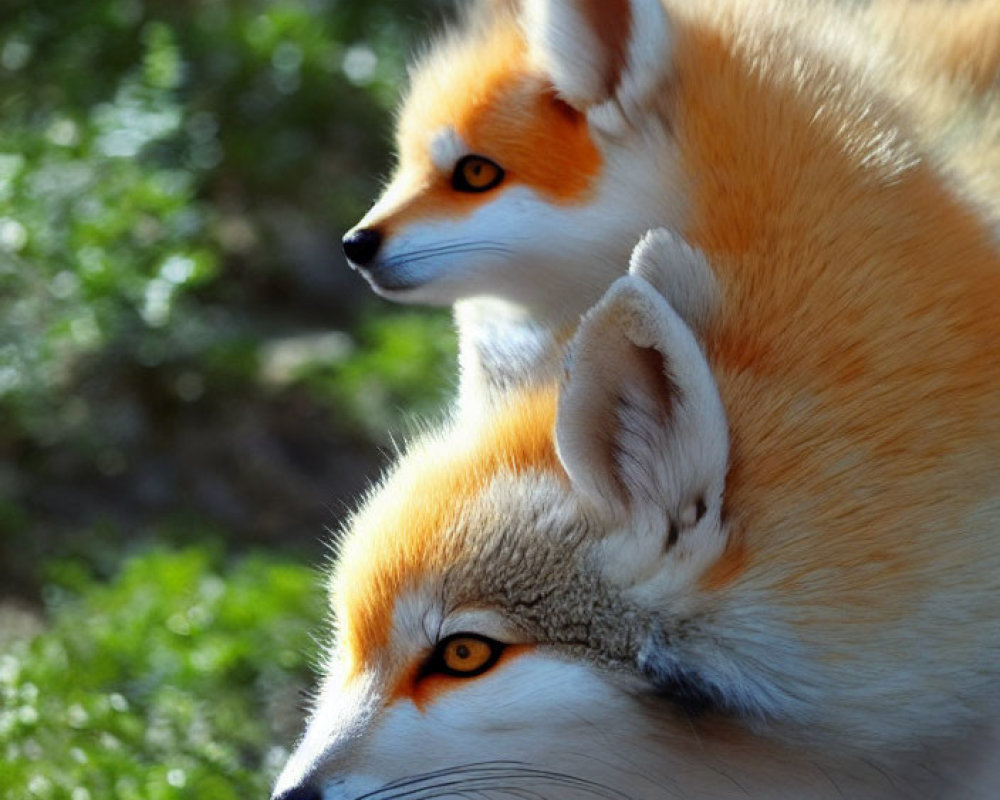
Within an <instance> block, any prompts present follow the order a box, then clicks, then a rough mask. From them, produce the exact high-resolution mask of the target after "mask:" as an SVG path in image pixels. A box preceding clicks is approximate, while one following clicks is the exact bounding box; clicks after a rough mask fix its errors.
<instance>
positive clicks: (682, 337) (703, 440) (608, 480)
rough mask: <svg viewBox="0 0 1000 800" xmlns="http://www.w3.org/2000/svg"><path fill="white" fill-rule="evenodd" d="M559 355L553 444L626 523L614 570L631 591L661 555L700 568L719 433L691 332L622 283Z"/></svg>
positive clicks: (712, 394) (717, 504) (709, 539)
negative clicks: (565, 366) (560, 383)
mask: <svg viewBox="0 0 1000 800" xmlns="http://www.w3.org/2000/svg"><path fill="white" fill-rule="evenodd" d="M571 348H572V350H571V353H572V355H571V359H572V360H571V365H570V371H569V378H568V380H567V382H566V385H565V386H564V388H563V391H562V393H561V395H560V402H559V414H558V420H557V422H556V442H557V447H558V451H559V456H560V458H561V459H562V462H563V465H564V466H565V468H566V471H567V473H568V474H569V476H570V479H571V481H572V483H573V485H574V487H575V488H576V489H577V491H579V492H580V493H581V494H582V495H584V496H585V497H587V498H588V499H589V500H591V501H592V502H593V503H595V505H597V506H598V507H599V508H600V509H601V510H603V511H605V512H606V513H607V512H610V514H611V516H612V517H613V518H617V519H619V520H621V519H623V518H625V519H627V520H628V522H629V524H628V526H627V529H628V531H629V533H627V534H622V535H623V536H632V537H633V540H632V541H633V544H632V546H631V547H628V548H624V549H623V550H622V551H620V552H621V555H620V556H619V557H617V558H616V559H614V562H615V563H616V564H617V565H618V566H619V567H620V568H621V569H622V570H623V571H624V572H625V573H627V574H629V575H630V576H631V579H632V582H634V583H639V582H642V581H644V580H647V579H652V578H654V576H656V575H657V574H658V573H659V571H660V567H661V566H662V565H663V561H662V557H665V556H668V555H671V554H672V558H673V559H674V560H676V559H677V558H679V557H680V558H681V560H686V561H689V562H697V563H698V564H699V565H704V563H705V562H706V560H707V559H709V558H710V557H714V556H715V555H717V554H718V551H719V548H720V547H721V546H722V543H723V536H722V530H721V511H722V499H723V490H724V487H725V477H726V469H727V465H728V459H729V437H728V430H727V424H726V416H725V411H724V409H723V406H722V401H721V399H720V397H719V394H718V390H717V388H716V385H715V380H714V378H713V376H712V373H711V370H710V368H709V365H708V362H707V361H706V359H705V357H704V354H703V353H702V352H701V349H700V348H699V346H698V343H697V341H696V339H695V337H694V334H693V333H692V331H691V329H690V328H688V326H687V325H685V324H684V322H683V321H682V320H681V318H680V317H679V316H678V314H677V313H676V312H675V311H674V309H673V308H672V307H671V306H670V304H669V303H668V302H667V301H666V300H665V299H664V298H663V297H662V296H661V295H660V294H659V293H658V292H657V291H656V289H654V288H653V286H652V285H650V284H649V283H648V282H647V281H645V280H643V279H641V278H638V277H636V276H634V275H629V276H626V277H623V278H619V279H618V280H617V281H615V283H614V284H612V286H611V288H610V289H609V290H608V292H607V294H606V295H605V297H604V298H603V299H602V300H601V302H600V303H598V304H597V306H595V307H594V309H592V310H591V311H590V312H589V313H588V314H587V315H586V316H585V317H584V319H583V321H582V322H581V324H580V328H579V330H578V332H577V334H576V336H575V338H574V340H573V342H572V345H571ZM647 533H648V534H649V535H647ZM636 534H638V537H639V538H638V543H637V544H636V540H635V538H634V537H635V536H636ZM619 544H624V542H619ZM689 577H690V576H687V577H678V578H677V579H678V580H682V581H683V582H687V580H688V579H689ZM661 580H662V579H661V578H657V584H658V585H659V584H660V583H661ZM671 580H672V579H671ZM663 588H665V587H663V586H660V589H663Z"/></svg>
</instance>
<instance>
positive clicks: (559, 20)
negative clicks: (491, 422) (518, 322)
mask: <svg viewBox="0 0 1000 800" xmlns="http://www.w3.org/2000/svg"><path fill="white" fill-rule="evenodd" d="M998 41H1000V3H997V2H996V0H985V1H984V0H972V1H971V2H961V3H902V2H898V0H887V1H886V2H876V3H874V4H870V5H868V6H866V7H864V8H862V9H857V8H854V7H849V6H846V5H845V4H841V5H839V6H838V5H834V4H831V3H822V2H821V3H797V4H796V3H793V2H784V3H774V2H750V0H744V1H743V2H739V3H733V2H730V1H729V0H727V2H722V3H696V2H687V3H686V2H677V3H673V4H671V5H670V13H669V15H668V14H667V13H665V12H664V9H663V8H662V7H661V6H660V4H659V3H658V2H656V0H645V1H644V2H631V3H630V2H626V0H614V1H612V2H599V1H598V0H586V1H585V0H580V2H566V3H558V2H548V1H547V0H525V2H523V3H521V4H518V3H514V2H504V1H503V0H497V2H493V3H489V4H482V5H481V6H480V7H478V11H474V12H472V13H471V14H470V15H469V19H467V20H466V21H465V22H464V23H463V24H460V25H459V26H457V27H456V28H455V29H454V30H452V31H450V32H449V33H447V34H445V35H444V36H443V37H442V38H441V39H440V41H438V42H437V43H436V44H435V45H434V46H433V47H432V48H430V50H429V52H428V53H427V55H426V56H424V57H423V58H422V59H420V60H419V61H418V63H417V65H416V66H415V68H414V70H413V74H412V78H411V86H410V90H409V93H408V95H407V97H406V99H405V101H404V103H403V105H402V108H401V110H400V114H399V124H398V130H397V150H398V165H397V168H396V170H395V175H394V177H393V179H392V181H391V183H390V184H389V186H388V188H387V189H386V191H385V193H384V195H383V197H382V198H381V199H380V200H379V201H378V202H377V203H376V204H375V206H374V207H373V208H372V209H371V211H370V212H369V213H368V214H367V215H366V216H365V217H364V219H362V220H361V222H360V223H359V224H358V226H357V227H356V228H355V229H354V230H352V231H351V232H349V233H348V234H347V236H346V237H345V250H346V252H347V254H348V256H349V258H350V259H351V261H352V262H353V263H354V264H355V265H356V266H357V267H358V268H359V269H360V270H361V271H362V272H363V274H364V275H365V276H366V277H367V278H368V280H369V281H370V282H371V284H372V286H373V287H374V288H375V289H376V291H378V292H379V293H381V294H383V295H384V296H386V297H389V298H391V299H394V300H399V301H402V302H423V303H432V304H451V303H453V302H455V301H458V300H462V299H465V298H470V297H480V296H493V297H498V298H502V299H505V300H507V301H509V302H511V303H514V304H515V305H517V306H519V307H521V308H522V309H524V310H526V311H527V313H528V314H529V316H531V317H532V318H534V319H536V320H539V321H541V322H543V323H553V324H555V325H556V326H560V325H563V324H566V323H568V324H573V323H575V321H576V320H577V319H578V317H579V315H580V313H582V312H583V311H584V310H585V309H587V308H588V307H589V306H591V305H592V304H593V303H594V302H595V301H596V299H597V298H598V297H599V296H600V295H601V293H602V292H603V291H604V290H605V289H606V288H607V287H608V285H609V284H610V283H611V281H612V280H614V278H616V277H618V276H620V275H622V274H623V265H624V264H625V263H627V260H628V256H629V253H630V252H631V250H632V248H633V247H634V246H635V244H636V242H637V241H638V239H639V237H640V236H641V235H642V234H643V233H644V232H645V231H646V230H648V229H651V228H655V227H667V228H671V229H673V230H676V231H678V232H680V233H681V234H683V235H684V236H686V238H687V239H688V240H689V241H691V242H692V243H694V244H695V245H701V244H702V243H701V241H700V240H699V235H700V234H699V227H700V224H701V222H700V219H701V216H702V215H703V214H705V213H708V211H709V209H708V208H707V206H706V203H707V202H709V201H713V200H715V199H716V192H717V187H716V186H715V185H714V183H716V182H718V181H719V180H728V181H730V182H731V183H732V184H733V185H734V186H736V187H742V186H743V185H744V181H745V180H746V178H747V176H745V175H729V176H727V175H726V174H725V173H726V170H727V169H728V168H729V166H731V164H730V163H729V160H728V156H727V154H726V153H725V152H723V151H724V150H726V149H728V150H733V149H737V148H739V149H743V150H744V152H743V154H742V156H741V160H742V162H743V164H744V166H745V168H749V169H752V170H753V171H754V173H759V174H760V181H761V185H760V186H759V187H757V190H758V191H759V192H761V193H764V194H766V193H768V191H769V187H768V184H767V182H768V181H769V180H770V177H769V175H770V173H773V172H774V171H776V170H789V169H792V170H796V174H797V175H798V177H799V179H800V180H802V181H811V180H815V179H817V178H818V177H819V176H818V175H816V174H813V173H810V172H808V171H801V170H797V166H796V164H795V163H794V162H795V160H797V159H798V158H799V157H800V156H799V153H798V146H799V145H800V142H796V143H794V144H795V147H794V148H793V150H792V151H791V152H786V151H785V150H784V146H785V137H788V136H796V137H800V138H801V137H802V136H803V131H802V130H801V129H802V128H803V127H804V126H806V125H807V124H809V120H810V119H811V118H812V117H814V116H815V117H816V124H817V125H819V126H820V127H821V128H826V129H827V134H828V135H829V136H831V137H834V138H836V139H837V140H838V142H839V150H840V152H841V154H842V155H843V154H844V150H845V148H853V150H854V153H853V156H852V157H848V158H843V157H842V158H841V159H840V161H839V164H840V166H842V167H843V168H844V169H846V170H849V171H852V172H856V173H860V172H864V171H866V170H868V169H869V162H870V160H871V159H873V158H874V159H884V158H902V159H903V161H904V162H905V160H906V159H907V158H911V157H918V156H919V157H920V158H923V159H927V160H929V161H931V162H935V163H937V164H938V165H939V166H941V167H943V169H942V173H951V174H952V176H953V177H954V178H955V179H954V180H951V190H952V191H960V192H962V193H964V194H966V195H967V196H970V197H973V198H975V200H976V201H977V202H980V203H982V204H984V205H986V206H992V210H993V211H994V212H995V213H996V214H997V216H998V217H1000V201H998V200H997V199H996V198H998V197H1000V178H998V177H997V176H998V175H1000V102H997V100H998V97H1000V90H997V89H996V81H997V76H998V74H1000V46H998V45H997V42H998ZM713 52H715V53H717V56H713V55H712V53H713ZM720 69H723V70H730V71H732V70H734V69H736V70H740V71H741V79H740V81H739V82H738V83H736V84H734V83H732V82H728V81H725V80H722V79H721V78H722V76H721V75H720V74H719V70H720ZM757 83H761V84H762V85H761V86H757V85H756V84H757ZM720 86H725V87H727V88H726V89H725V95H724V96H720V95H718V91H719V87H720ZM743 90H746V91H747V93H748V96H750V97H753V98H754V99H755V100H757V101H759V100H765V99H766V100H769V102H767V103H764V104H763V105H756V106H749V105H748V102H747V101H743V102H742V103H739V105H740V106H741V107H739V108H731V107H730V105H729V103H730V102H731V101H733V100H737V101H738V98H736V97H735V93H736V92H738V91H743ZM779 93H781V94H782V95H783V97H782V98H781V99H780V102H775V101H777V100H778V98H777V97H776V96H775V95H777V94H779ZM765 95H768V96H769V97H765ZM866 105H868V106H871V109H870V114H868V115H867V116H866V115H865V114H864V113H862V109H863V107H864V106H866ZM845 106H850V107H852V108H853V110H852V111H851V112H850V113H847V114H844V113H842V112H844V111H845ZM789 115H793V116H795V117H796V119H795V120H791V119H788V118H787V117H788V116H789ZM894 115H895V116H898V117H900V118H903V119H905V121H906V126H907V128H908V133H909V138H911V139H913V140H914V141H916V142H917V143H918V145H919V154H917V153H912V152H911V153H904V152H902V151H901V148H900V147H898V146H894V145H893V143H892V142H890V141H889V138H888V137H893V136H897V128H898V125H899V124H900V123H899V121H898V120H896V119H894V118H893V117H894ZM840 125H843V126H845V127H844V129H843V130H840V131H836V130H834V129H835V128H836V127H837V126H840ZM748 137H749V138H753V137H756V138H757V139H759V141H758V142H756V143H749V142H746V141H745V138H748ZM807 138H808V137H807ZM706 148H714V149H715V151H716V152H712V153H707V152H705V151H706ZM762 148H763V149H762ZM709 156H712V157H715V156H718V157H721V158H720V160H718V161H706V159H707V157H709ZM751 156H755V157H756V159H757V160H753V159H752V158H751ZM706 181H707V185H706ZM820 189H821V187H819V186H817V187H816V195H817V196H818V197H821V196H822V191H820ZM738 191H742V189H741V190H738ZM751 212H752V209H750V208H748V209H746V212H745V214H744V216H746V217H748V218H749V217H751Z"/></svg>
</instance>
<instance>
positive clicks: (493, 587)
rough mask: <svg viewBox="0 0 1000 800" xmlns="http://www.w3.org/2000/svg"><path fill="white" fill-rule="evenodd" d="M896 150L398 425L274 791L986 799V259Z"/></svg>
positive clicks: (325, 798)
mask: <svg viewBox="0 0 1000 800" xmlns="http://www.w3.org/2000/svg"><path fill="white" fill-rule="evenodd" d="M827 156H828V154H827V155H825V156H823V157H822V160H823V161H824V162H825V159H826V158H827ZM885 168H886V167H883V169H885ZM909 169H910V170H912V172H907V173H903V174H901V173H898V172H895V171H893V172H891V173H890V174H892V176H893V177H892V181H893V184H892V186H891V187H890V188H889V189H888V190H887V189H886V186H885V185H884V184H882V183H881V182H880V181H879V180H877V179H876V178H875V176H874V175H869V176H866V180H865V181H864V182H863V183H862V185H860V186H857V187H855V189H856V191H847V189H846V187H845V186H844V185H841V186H839V187H837V189H836V190H835V191H834V192H832V193H831V194H830V195H829V196H827V197H825V198H823V203H822V208H823V209H824V214H825V215H826V216H827V218H828V219H829V220H830V222H829V223H828V225H827V226H826V227H820V226H816V225H811V226H799V227H797V228H796V229H794V230H791V229H790V230H788V231H786V232H785V237H786V239H787V240H788V241H782V240H768V247H767V252H761V251H752V250H749V249H748V250H747V251H746V252H745V253H744V255H743V256H742V258H741V261H740V263H739V264H738V265H733V268H732V269H730V270H729V271H728V272H726V273H724V274H723V273H721V272H720V271H718V270H715V269H714V268H713V267H712V266H711V264H710V262H709V260H708V259H707V258H706V257H705V254H704V253H702V252H700V251H699V250H697V249H695V248H693V247H692V246H691V245H690V244H689V243H688V242H686V241H685V240H683V239H682V238H681V237H679V236H678V235H677V234H676V233H675V232H673V231H665V230H659V231H656V232H653V233H651V234H649V235H647V236H646V237H644V239H643V240H642V242H641V243H640V245H639V246H638V247H637V248H636V250H635V252H634V253H633V254H632V258H631V264H630V267H629V269H628V272H627V274H625V275H623V276H622V277H620V278H618V279H616V280H615V281H614V282H613V283H612V285H611V287H610V288H609V289H608V290H606V292H605V294H604V295H603V296H602V297H601V298H600V299H599V301H598V302H597V303H596V304H595V306H594V307H593V308H591V309H590V310H588V311H587V312H586V313H585V315H584V316H583V318H582V320H581V322H580V323H579V325H578V326H577V328H576V329H575V331H574V333H573V335H572V338H571V340H570V341H569V343H568V345H567V349H568V353H569V355H568V358H567V359H566V361H565V364H564V368H563V374H562V375H561V376H559V377H558V378H557V379H551V377H550V376H545V377H543V378H541V379H539V380H537V381H534V382H528V383H518V382H515V383H514V384H512V385H511V386H509V387H507V388H506V389H505V390H502V391H498V392H496V393H494V394H492V395H490V398H489V403H490V410H489V413H484V414H480V415H454V416H452V417H450V418H449V419H447V420H446V421H445V422H444V423H442V424H441V425H440V426H439V427H438V428H435V429H432V430H429V431H427V432H425V433H423V434H422V435H420V436H419V437H417V438H416V439H415V440H414V441H412V442H411V443H410V444H409V445H408V446H407V447H406V449H405V451H404V452H403V453H402V454H401V455H400V457H399V459H398V461H397V462H396V463H395V464H394V465H393V466H392V467H391V469H390V471H389V472H388V473H387V475H386V476H385V477H384V479H383V481H382V482H381V484H380V485H379V486H377V487H376V488H375V489H373V490H372V492H371V494H370V495H369V496H368V497H367V499H366V500H365V501H364V503H363V504H362V506H361V508H360V509H359V510H358V511H357V512H356V514H355V515H354V517H353V518H352V519H351V520H350V522H349V523H348V526H347V532H346V534H345V536H344V538H343V539H342V540H340V542H339V543H338V545H337V556H336V563H335V567H334V569H333V573H332V577H331V579H330V591H331V607H332V615H333V619H334V625H335V640H334V644H333V646H332V648H331V650H330V652H329V653H328V655H327V658H326V661H325V667H324V677H323V680H322V683H321V687H320V689H319V692H318V694H317V697H316V701H315V705H314V708H313V710H312V713H311V715H310V718H309V720H308V722H307V726H306V732H305V734H304V736H303V738H302V739H301V741H300V742H299V744H298V745H297V747H296V749H295V751H294V752H293V754H292V755H291V757H290V758H289V760H288V762H287V764H286V766H285V768H284V770H283V772H282V774H281V776H280V777H279V779H278V782H277V785H276V788H275V793H274V798H275V800H361V798H378V799H379V800H382V798H385V799H386V800H388V798H404V797H421V798H423V797H484V798H493V797H496V798H500V797H517V798H551V799H552V800H584V798H595V797H597V798H608V800H612V799H615V800H659V799H660V798H665V797H678V798H685V800H702V799H704V800H707V798H715V799H716V800H720V799H725V798H731V799H735V798H747V797H752V798H763V799H766V800H824V799H826V798H831V799H832V798H852V800H889V799H890V798H893V799H897V800H902V799H903V798H906V799H907V800H930V798H941V799H942V800H987V798H993V797H995V796H996V786H997V785H998V783H997V781H998V780H1000V739H998V733H1000V717H998V711H1000V708H998V706H1000V683H998V679H1000V602H998V600H1000V458H998V453H1000V382H998V376H1000V347H998V345H997V342H998V341H1000V315H998V314H996V302H997V299H998V298H1000V268H998V267H1000V258H998V254H997V251H996V249H995V247H994V244H993V242H992V240H991V238H990V233H989V231H988V230H986V229H984V228H983V227H982V225H981V223H976V218H975V216H974V215H971V214H970V213H969V212H968V211H967V210H966V209H964V208H962V206H961V204H960V203H959V202H958V201H956V200H952V201H951V204H950V205H948V204H947V203H944V202H939V203H934V204H928V203H926V202H925V200H924V199H923V198H921V197H920V195H919V193H918V192H914V191H909V189H913V188H915V187H912V186H911V187H907V186H899V187H898V188H896V187H895V181H901V182H902V183H903V184H907V183H910V182H911V181H916V182H917V183H920V182H923V181H926V180H930V179H931V174H930V168H929V167H927V166H926V165H922V164H919V163H915V164H913V165H912V166H911V167H910V168H909ZM918 173H923V174H918ZM796 184H797V185H798V186H797V187H796ZM784 188H785V189H786V190H787V191H789V192H793V193H794V192H796V191H798V192H807V191H811V189H809V188H807V187H806V186H805V185H803V184H801V183H798V182H797V180H796V179H795V178H794V177H789V183H788V185H786V186H785V187H784ZM886 191H888V192H889V194H890V195H891V197H890V198H886V197H885V196H884V195H885V192H886ZM795 200H796V202H804V201H805V200H806V198H805V197H798V198H795ZM831 203H837V205H833V206H831ZM841 204H842V205H841ZM873 204H874V205H873ZM851 208H854V209H855V213H848V210H849V209H851ZM875 212H877V214H876V213H875ZM729 223H730V220H729V219H727V218H726V217H724V216H722V217H720V223H719V224H720V226H722V230H720V231H719V233H718V235H723V234H724V233H725V232H727V231H730V230H731V229H730V227H729ZM977 224H979V225H980V228H979V229H977V227H976V225H977ZM861 228H864V229H863V230H861ZM730 235H731V234H730ZM741 235H745V234H741ZM737 266H738V267H739V268H736V267H737ZM790 308H791V309H794V310H795V311H796V312H798V313H790V312H789V310H788V309H790Z"/></svg>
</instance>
